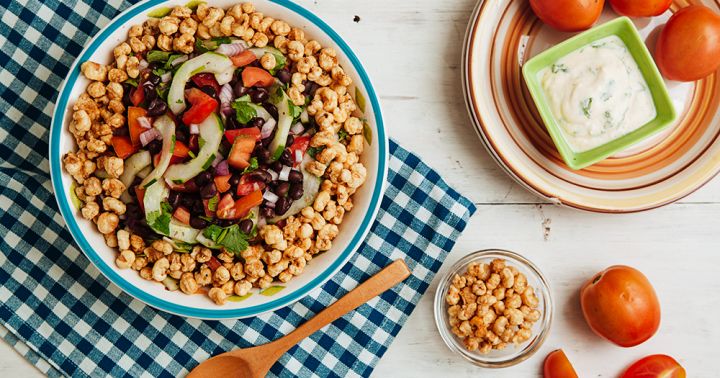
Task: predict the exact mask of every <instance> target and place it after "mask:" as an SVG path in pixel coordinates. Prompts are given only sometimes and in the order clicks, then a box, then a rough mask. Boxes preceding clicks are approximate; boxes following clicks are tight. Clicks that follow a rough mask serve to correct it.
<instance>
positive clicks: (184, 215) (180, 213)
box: [173, 206, 190, 224]
mask: <svg viewBox="0 0 720 378" xmlns="http://www.w3.org/2000/svg"><path fill="white" fill-rule="evenodd" d="M173 218H175V219H177V220H179V221H180V222H181V223H183V224H190V212H189V211H188V210H187V209H186V208H184V207H182V206H178V208H177V209H175V211H174V212H173Z"/></svg>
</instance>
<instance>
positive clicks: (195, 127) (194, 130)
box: [189, 123, 200, 134]
mask: <svg viewBox="0 0 720 378" xmlns="http://www.w3.org/2000/svg"><path fill="white" fill-rule="evenodd" d="M189 128H190V134H200V126H198V125H197V124H196V123H191V124H190V126H189Z"/></svg>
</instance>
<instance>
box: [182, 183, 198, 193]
mask: <svg viewBox="0 0 720 378" xmlns="http://www.w3.org/2000/svg"><path fill="white" fill-rule="evenodd" d="M199 190H200V187H199V186H198V184H197V183H196V182H195V180H190V181H188V182H186V183H185V192H188V193H196V192H197V191H199Z"/></svg>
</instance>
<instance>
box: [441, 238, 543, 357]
mask: <svg viewBox="0 0 720 378" xmlns="http://www.w3.org/2000/svg"><path fill="white" fill-rule="evenodd" d="M496 258H500V259H504V260H505V261H506V262H507V264H508V265H512V266H514V267H516V268H517V269H518V270H519V271H520V272H521V273H523V274H524V275H525V276H526V277H527V281H528V286H532V287H533V288H534V289H535V294H536V295H537V297H538V299H539V300H540V303H539V305H538V307H537V309H538V310H539V311H540V313H541V316H540V319H539V320H538V321H537V322H535V324H533V328H532V337H530V339H529V340H527V341H525V342H523V343H521V344H518V345H515V344H513V343H508V345H507V347H505V349H502V350H495V349H493V350H492V351H490V352H489V353H487V354H481V353H480V352H478V351H473V352H471V351H468V350H467V349H466V348H465V346H464V345H463V343H462V340H461V339H460V338H459V337H457V336H455V335H454V334H453V333H452V332H451V327H450V321H449V319H448V313H447V309H448V307H449V306H448V304H447V302H446V301H445V295H446V294H447V291H448V288H449V287H450V283H451V281H452V278H453V277H454V276H455V275H456V274H460V275H462V274H463V273H464V272H465V271H466V270H467V266H468V265H469V264H470V263H472V262H484V263H490V261H492V260H493V259H496ZM434 311H435V324H436V325H437V328H438V331H440V336H441V337H442V339H443V341H444V342H445V344H446V345H447V346H448V348H450V350H452V351H453V352H455V353H457V354H459V355H460V356H462V357H463V358H465V359H466V360H468V361H470V362H472V363H473V364H475V365H478V366H482V367H485V368H502V367H508V366H512V365H515V364H518V363H520V362H522V361H525V360H526V359H528V358H530V356H532V355H533V354H534V353H535V352H537V350H538V349H540V346H541V345H542V343H543V342H544V341H545V338H546V337H547V335H548V332H549V331H550V324H551V323H552V313H553V305H552V299H551V297H550V288H549V287H548V284H547V280H546V279H545V277H544V276H543V274H542V273H540V270H538V268H537V267H536V266H535V264H533V263H531V262H530V261H528V260H527V259H526V258H524V257H522V256H520V255H518V254H517V253H514V252H510V251H505V250H501V249H486V250H482V251H477V252H474V253H471V254H469V255H467V256H465V257H464V258H462V259H460V261H458V262H457V263H455V265H453V266H452V268H450V271H449V272H448V273H447V274H446V275H445V276H444V277H442V280H441V281H440V284H439V285H438V288H437V291H436V292H435V304H434Z"/></svg>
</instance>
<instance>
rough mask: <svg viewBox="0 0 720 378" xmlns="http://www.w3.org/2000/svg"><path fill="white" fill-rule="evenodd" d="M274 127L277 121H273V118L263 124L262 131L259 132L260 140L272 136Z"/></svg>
mask: <svg viewBox="0 0 720 378" xmlns="http://www.w3.org/2000/svg"><path fill="white" fill-rule="evenodd" d="M275 125H277V121H275V118H270V119H269V120H267V121H266V122H265V124H264V125H263V127H262V130H260V138H262V139H265V138H267V137H269V136H270V134H272V132H273V130H275Z"/></svg>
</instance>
